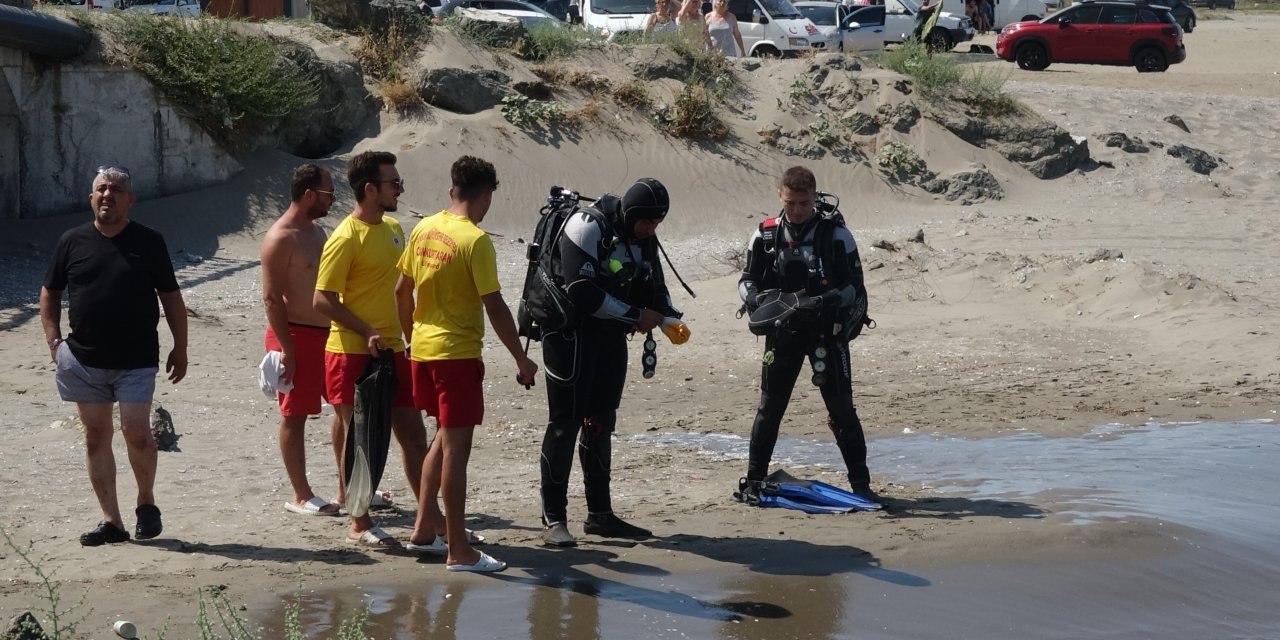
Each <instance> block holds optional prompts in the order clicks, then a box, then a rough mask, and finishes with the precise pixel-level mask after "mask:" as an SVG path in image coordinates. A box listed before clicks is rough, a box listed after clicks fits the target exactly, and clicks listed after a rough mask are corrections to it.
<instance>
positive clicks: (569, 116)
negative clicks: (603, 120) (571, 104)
mask: <svg viewBox="0 0 1280 640" xmlns="http://www.w3.org/2000/svg"><path fill="white" fill-rule="evenodd" d="M560 122H561V123H562V124H564V125H565V126H566V127H573V128H582V127H586V126H589V125H593V124H596V123H598V122H600V101H599V100H597V99H595V98H592V99H590V100H588V101H587V104H585V105H583V107H582V108H581V109H573V110H572V111H566V112H565V113H564V117H563V118H562V119H561V120H560Z"/></svg>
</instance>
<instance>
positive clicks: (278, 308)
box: [261, 164, 343, 516]
mask: <svg viewBox="0 0 1280 640" xmlns="http://www.w3.org/2000/svg"><path fill="white" fill-rule="evenodd" d="M289 196H290V199H291V202H290V204H289V208H288V209H287V210H286V211H285V212H284V214H283V215H281V216H280V219H279V220H276V222H275V224H272V225H271V228H270V229H269V230H267V235H266V237H264V238H263V239H262V249H261V258H262V303H263V306H265V307H266V312H267V323H268V324H267V335H266V346H267V351H276V352H279V353H280V376H279V385H278V389H281V390H287V392H286V393H278V394H277V399H278V400H279V403H280V416H281V417H280V455H281V457H282V458H284V468H285V472H286V473H287V474H288V475H289V484H291V485H293V499H292V500H291V501H289V502H286V503H285V505H284V507H285V508H286V509H288V510H289V511H292V512H294V513H300V514H303V515H320V516H336V515H338V505H336V504H333V503H330V502H329V501H327V500H325V499H323V498H320V497H317V496H316V494H315V492H313V491H312V490H311V483H310V482H308V481H307V459H306V442H305V439H304V433H303V431H304V429H305V428H306V424H307V416H310V415H315V414H318V413H320V399H321V398H323V397H325V391H324V343H325V341H326V340H327V339H328V338H329V318H328V317H326V316H325V315H324V314H322V313H320V312H319V311H316V310H315V307H313V306H312V304H311V298H312V296H313V295H314V292H315V289H316V271H317V269H318V268H319V266H320V251H321V249H323V248H324V241H325V235H324V229H321V228H320V227H319V226H317V225H316V224H315V221H316V220H318V219H320V218H323V217H324V216H326V215H328V214H329V206H330V205H332V204H333V176H332V175H331V174H330V173H329V170H328V169H325V168H323V167H318V166H316V165H314V164H304V165H302V166H300V167H298V168H297V169H294V171H293V184H292V185H291V187H290V191H289ZM330 430H331V433H332V435H333V442H334V454H335V456H339V458H338V459H339V460H341V457H340V456H341V453H342V452H341V448H340V447H341V446H342V443H343V439H342V437H341V436H342V433H343V432H342V424H341V423H340V422H339V421H338V419H337V416H336V415H335V416H334V420H333V425H332V427H331V428H330ZM341 468H342V467H341V465H339V466H338V469H339V475H338V485H339V493H341V489H342V475H341Z"/></svg>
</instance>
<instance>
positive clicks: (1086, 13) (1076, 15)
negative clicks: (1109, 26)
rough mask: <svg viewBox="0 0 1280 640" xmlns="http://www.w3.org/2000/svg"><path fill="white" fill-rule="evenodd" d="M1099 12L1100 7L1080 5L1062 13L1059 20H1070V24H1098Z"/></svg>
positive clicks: (1100, 10) (1100, 11)
mask: <svg viewBox="0 0 1280 640" xmlns="http://www.w3.org/2000/svg"><path fill="white" fill-rule="evenodd" d="M1100 13H1102V7H1095V6H1087V7H1080V8H1079V9H1076V10H1075V11H1068V12H1066V13H1064V14H1063V15H1062V16H1060V17H1059V20H1070V21H1071V23H1072V24H1098V15H1099V14H1100Z"/></svg>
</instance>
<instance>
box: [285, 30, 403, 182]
mask: <svg viewBox="0 0 1280 640" xmlns="http://www.w3.org/2000/svg"><path fill="white" fill-rule="evenodd" d="M330 54H332V55H330ZM289 56H290V57H291V58H292V59H293V60H294V61H296V62H297V63H298V64H299V66H301V67H302V68H304V69H308V70H311V71H313V72H314V73H315V75H316V77H317V78H318V80H319V82H320V91H319V99H318V100H317V101H316V103H315V104H314V105H312V106H311V107H310V108H308V109H305V110H303V111H300V112H295V113H292V114H290V115H289V117H287V118H285V120H284V122H283V123H282V124H281V126H280V128H279V129H278V130H277V132H276V140H277V141H278V143H277V145H276V146H277V147H279V148H280V149H283V150H285V151H288V152H289V153H292V154H294V155H297V156H301V157H303V158H322V157H325V156H328V155H331V154H332V153H333V152H335V151H337V150H338V149H339V148H340V147H342V145H343V143H345V142H347V138H348V137H349V136H351V135H358V134H357V133H356V132H358V131H359V130H360V124H361V123H363V122H365V121H366V120H368V119H369V118H371V117H374V116H375V115H376V114H377V113H378V102H377V101H376V100H374V99H373V96H371V95H369V91H368V89H366V88H365V85H364V73H363V72H362V71H361V69H360V65H359V63H357V62H356V61H355V59H354V58H351V57H350V56H349V55H346V54H344V53H341V52H337V51H330V50H329V49H325V50H324V54H323V55H317V52H316V51H315V50H313V49H311V48H310V47H305V46H303V47H293V48H291V49H290V51H289Z"/></svg>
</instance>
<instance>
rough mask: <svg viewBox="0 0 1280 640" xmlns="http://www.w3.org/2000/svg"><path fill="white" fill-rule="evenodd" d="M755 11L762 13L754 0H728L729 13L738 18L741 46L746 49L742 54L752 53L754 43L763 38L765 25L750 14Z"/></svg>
mask: <svg viewBox="0 0 1280 640" xmlns="http://www.w3.org/2000/svg"><path fill="white" fill-rule="evenodd" d="M756 12H759V13H760V14H761V15H764V12H763V11H761V10H760V5H757V4H756V0H729V13H732V14H733V17H735V18H737V19H738V32H739V33H741V34H742V47H743V48H744V49H746V51H743V52H742V54H743V55H747V56H749V55H752V53H753V52H754V51H755V49H756V45H757V44H759V43H760V41H761V40H764V39H765V28H766V26H765V25H763V24H759V23H757V22H756V18H755V16H754V15H752V14H753V13H756ZM765 20H768V18H765Z"/></svg>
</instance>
